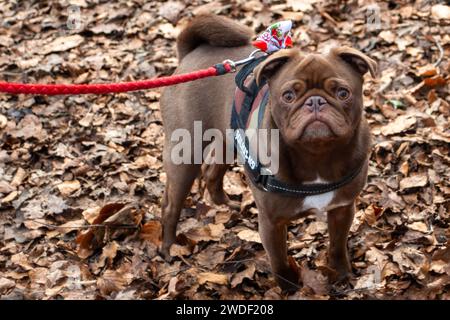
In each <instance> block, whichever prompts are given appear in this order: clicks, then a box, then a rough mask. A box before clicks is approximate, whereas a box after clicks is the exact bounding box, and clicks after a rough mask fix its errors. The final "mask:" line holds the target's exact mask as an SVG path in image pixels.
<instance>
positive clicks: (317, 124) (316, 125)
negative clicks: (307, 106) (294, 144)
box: [299, 117, 336, 141]
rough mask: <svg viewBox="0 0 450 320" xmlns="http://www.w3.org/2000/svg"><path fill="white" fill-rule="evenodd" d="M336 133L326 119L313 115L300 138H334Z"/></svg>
mask: <svg viewBox="0 0 450 320" xmlns="http://www.w3.org/2000/svg"><path fill="white" fill-rule="evenodd" d="M335 137H336V134H335V133H334V131H333V130H332V127H331V126H330V125H329V124H328V123H327V121H326V120H324V119H319V118H318V117H311V119H309V120H308V121H307V122H306V123H305V125H304V128H303V130H302V132H301V135H300V137H299V139H300V140H303V141H305V140H326V139H333V138H335Z"/></svg>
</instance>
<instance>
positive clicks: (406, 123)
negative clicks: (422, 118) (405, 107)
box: [381, 115, 417, 136]
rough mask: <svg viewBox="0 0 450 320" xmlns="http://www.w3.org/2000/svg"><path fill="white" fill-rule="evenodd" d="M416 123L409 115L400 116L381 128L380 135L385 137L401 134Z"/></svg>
mask: <svg viewBox="0 0 450 320" xmlns="http://www.w3.org/2000/svg"><path fill="white" fill-rule="evenodd" d="M416 122H417V119H416V118H415V117H414V116H411V115H401V116H399V117H397V118H396V119H395V120H394V121H392V122H389V123H388V124H386V125H384V126H383V127H381V133H382V134H383V135H385V136H390V135H394V134H399V133H403V132H405V131H407V130H410V129H411V128H412V127H413V126H414V125H415V124H416Z"/></svg>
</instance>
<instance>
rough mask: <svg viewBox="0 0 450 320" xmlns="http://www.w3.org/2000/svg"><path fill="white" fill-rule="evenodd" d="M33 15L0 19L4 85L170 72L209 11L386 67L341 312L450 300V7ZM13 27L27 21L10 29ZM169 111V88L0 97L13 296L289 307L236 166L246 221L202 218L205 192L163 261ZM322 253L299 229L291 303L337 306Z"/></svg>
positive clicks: (0, 240) (34, 9)
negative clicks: (297, 281)
mask: <svg viewBox="0 0 450 320" xmlns="http://www.w3.org/2000/svg"><path fill="white" fill-rule="evenodd" d="M71 3H75V2H74V1H71ZM25 4H26V3H25V2H19V3H18V4H17V6H15V7H14V8H15V9H7V10H10V11H9V13H8V16H7V17H5V19H3V20H4V21H3V20H2V21H3V22H4V23H3V25H4V28H3V29H2V33H1V35H0V52H1V54H0V71H1V72H0V77H1V79H0V80H2V81H17V82H22V81H26V82H39V83H94V82H110V81H121V80H124V81H132V80H140V79H146V78H153V77H157V76H161V75H168V74H171V73H172V72H173V70H174V68H175V66H176V65H177V59H176V53H175V46H174V39H175V37H176V35H177V34H178V32H179V31H180V30H181V28H182V27H183V26H184V25H185V24H186V23H187V21H188V19H189V17H190V16H192V15H197V14H200V13H202V12H207V13H210V12H214V13H219V14H222V15H226V16H229V17H231V18H233V19H235V20H238V21H240V22H242V23H244V24H246V25H248V26H250V27H251V28H253V29H254V30H255V31H256V32H259V31H261V29H263V28H265V27H266V26H267V25H268V24H271V23H273V22H275V21H277V20H280V19H291V20H294V24H295V25H294V30H293V37H294V42H295V43H296V44H297V46H299V47H301V50H302V51H304V52H315V51H321V50H326V49H327V48H331V47H333V46H341V45H349V46H353V47H355V48H357V49H360V50H362V51H364V52H366V53H368V54H369V55H370V56H371V57H372V58H374V59H375V60H377V61H378V63H379V69H380V77H379V78H378V79H370V78H369V77H367V78H366V79H365V86H364V90H365V92H364V109H365V116H366V118H367V119H368V122H369V125H370V127H371V129H372V133H373V137H372V138H373V142H374V148H373V152H372V154H371V157H370V161H369V179H368V183H367V186H366V187H365V189H364V190H363V192H362V193H361V195H360V197H359V198H358V201H357V203H356V209H357V210H356V215H355V221H354V223H353V225H352V229H351V237H350V241H349V249H350V256H351V262H352V267H353V270H354V271H355V272H356V274H355V279H352V280H351V288H350V290H348V291H344V292H340V294H339V296H338V297H339V298H345V299H366V298H367V299H373V298H375V299H379V298H384V297H392V296H395V297H397V298H399V299H405V298H414V299H417V298H421V299H445V298H446V297H448V293H446V290H447V289H446V288H447V287H448V284H449V283H450V280H449V279H450V275H449V268H448V263H449V261H450V259H449V256H448V255H449V254H448V252H449V251H448V248H449V244H448V243H447V241H448V237H449V234H448V230H447V229H448V226H449V223H450V218H449V215H448V211H449V210H448V205H449V200H448V199H449V197H450V187H449V185H448V181H449V179H450V177H449V170H448V166H449V164H450V158H449V156H448V154H449V149H448V146H449V143H450V133H449V130H448V123H449V116H450V100H449V94H448V88H449V87H448V84H449V79H450V78H449V72H448V71H449V68H448V66H449V62H448V50H449V49H448V45H449V43H450V37H449V35H448V30H447V29H448V26H447V24H446V21H447V20H448V11H449V7H448V6H447V5H445V4H432V3H425V2H423V1H418V2H414V3H413V2H411V3H397V2H396V3H395V4H391V3H389V4H388V3H387V2H378V3H377V5H378V7H379V10H380V15H381V17H380V18H381V19H380V21H379V22H380V25H379V26H377V25H376V23H374V24H371V23H370V22H371V20H370V16H369V15H367V13H369V11H367V10H366V6H367V5H370V3H369V2H367V1H360V2H358V3H356V2H354V3H352V2H333V3H332V2H329V3H326V2H323V1H322V2H320V1H315V0H314V1H313V0H311V1H294V0H293V1H280V2H277V3H272V4H270V5H267V4H266V3H262V2H260V1H240V2H239V1H231V2H229V3H228V2H227V3H224V2H223V1H222V2H221V1H210V2H208V3H205V4H197V3H193V2H192V3H190V2H186V1H184V0H171V1H166V2H149V3H146V4H144V5H139V4H138V3H137V2H130V3H129V4H127V5H124V4H121V3H119V2H118V1H109V2H104V3H99V4H96V5H95V6H88V4H87V2H86V1H76V4H77V5H79V6H81V7H82V8H83V10H82V11H83V20H84V21H83V27H82V29H80V30H72V29H71V30H69V29H67V28H66V26H65V21H64V19H65V18H66V15H67V14H66V12H67V5H68V4H62V5H61V6H59V7H60V9H58V8H59V7H54V8H53V7H52V8H50V5H49V4H48V3H45V2H36V3H34V4H30V5H26V6H25ZM393 5H395V6H394V7H392V6H393ZM11 10H12V11H11ZM14 10H16V11H14ZM55 10H56V11H55ZM58 10H62V11H61V15H60V17H59V18H58V19H56V18H55V17H56V16H55V14H59V13H58V12H59V11H58ZM16 12H20V13H21V17H28V16H30V15H32V19H28V18H21V19H17V18H14V17H15V16H16ZM43 12H49V14H47V15H44V14H42V13H43ZM3 13H4V12H3ZM0 15H1V14H0ZM0 19H1V17H0ZM30 21H31V22H30ZM377 21H378V20H376V19H375V20H373V21H372V22H377ZM373 28H374V29H373ZM441 49H442V51H441ZM159 97H160V91H159V90H150V91H145V92H135V93H133V94H117V95H102V96H95V95H85V96H78V97H75V96H73V97H41V96H39V97H38V96H36V97H32V96H9V95H1V97H0V269H1V270H2V272H1V276H0V296H1V297H0V298H1V299H3V298H8V299H9V298H16V299H24V298H25V299H99V298H100V299H175V298H176V299H199V298H208V299H210V298H217V299H262V298H275V299H285V298H286V296H285V295H282V294H281V291H280V290H279V288H278V287H276V285H275V282H274V275H273V274H271V272H270V267H269V263H268V260H267V256H266V254H265V252H264V250H263V247H262V245H261V239H260V236H259V234H258V232H257V230H258V221H257V213H258V210H257V209H256V207H255V203H254V201H253V197H252V195H251V192H250V190H249V189H248V187H247V186H246V183H245V179H244V176H243V171H242V168H241V167H234V168H233V169H232V170H230V171H229V172H228V173H227V175H226V177H225V180H224V186H225V190H226V192H227V193H228V194H230V196H231V197H232V198H233V200H237V201H239V202H240V204H241V210H240V212H237V211H236V210H230V209H229V208H226V207H223V206H222V207H220V208H218V207H215V206H207V205H204V204H202V194H201V189H202V186H196V187H195V188H193V190H192V191H191V193H190V196H189V198H188V200H187V201H186V204H185V206H186V207H187V210H183V213H182V214H181V221H180V224H179V228H178V235H177V244H176V245H174V246H172V248H171V250H170V254H171V256H172V259H173V262H172V263H170V264H169V263H167V262H165V261H163V259H161V257H160V256H159V254H158V251H157V249H158V247H159V245H160V243H161V197H162V192H163V190H164V187H165V172H164V170H163V168H162V148H163V144H164V131H163V127H162V122H161V115H160V110H159ZM125 203H132V204H137V203H139V206H133V205H131V206H128V205H125ZM96 224H99V225H101V226H95V225H96ZM124 224H125V225H127V227H126V228H125V227H124ZM77 235H78V236H79V241H80V243H79V244H77V243H76V242H75V238H76V237H77ZM327 247H328V232H327V226H326V223H325V222H324V221H322V219H320V218H318V217H314V216H310V217H308V218H302V219H299V220H298V221H294V222H293V223H292V224H291V226H290V227H289V229H288V248H289V254H290V255H292V257H293V258H292V259H291V262H294V263H295V265H297V264H299V265H301V267H300V269H301V272H300V274H301V278H302V281H303V284H302V285H301V287H302V289H300V290H299V291H298V292H297V293H296V294H294V295H291V296H290V297H289V298H290V299H329V298H330V295H329V294H330V288H329V286H328V283H327V281H328V277H330V276H333V274H332V272H331V271H330V270H328V269H327V267H326V264H327V261H326V260H327V259H326V249H327ZM78 254H80V256H78ZM80 257H82V259H80ZM199 275H200V276H199ZM198 277H200V280H201V281H202V284H199V281H198ZM370 288H371V289H370ZM212 292H213V293H214V294H212Z"/></svg>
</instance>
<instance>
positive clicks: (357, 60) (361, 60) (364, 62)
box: [331, 47, 377, 78]
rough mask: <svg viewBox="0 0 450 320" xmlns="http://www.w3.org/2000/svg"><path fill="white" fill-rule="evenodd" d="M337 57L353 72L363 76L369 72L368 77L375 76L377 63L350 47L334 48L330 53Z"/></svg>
mask: <svg viewBox="0 0 450 320" xmlns="http://www.w3.org/2000/svg"><path fill="white" fill-rule="evenodd" d="M331 52H332V53H333V54H335V55H336V56H337V57H339V58H341V59H342V60H344V61H345V62H347V63H348V64H349V65H350V66H351V67H352V68H353V69H354V70H355V71H357V72H358V73H359V74H361V76H362V75H364V74H365V73H366V72H368V71H370V75H371V76H372V77H373V78H375V77H376V75H377V63H376V62H375V60H373V59H371V58H369V57H368V56H366V55H365V54H364V53H362V52H361V51H359V50H356V49H353V48H350V47H340V48H334V49H333V50H332V51H331Z"/></svg>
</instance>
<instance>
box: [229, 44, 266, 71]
mask: <svg viewBox="0 0 450 320" xmlns="http://www.w3.org/2000/svg"><path fill="white" fill-rule="evenodd" d="M258 52H262V51H261V50H259V49H256V50H254V51H252V53H250V55H249V56H248V57H247V58H245V59H241V60H238V61H233V60H230V59H226V60H224V61H223V62H222V63H223V64H225V63H226V64H229V65H230V67H231V72H236V68H237V67H238V66H240V65H243V64H247V63H249V62H251V61H253V60H254V59H255V58H256V56H255V55H256V54H257V53H258ZM265 55H267V53H265Z"/></svg>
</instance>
